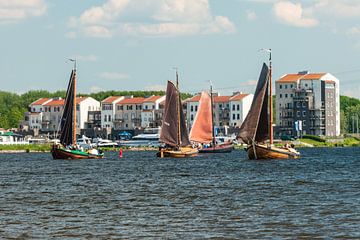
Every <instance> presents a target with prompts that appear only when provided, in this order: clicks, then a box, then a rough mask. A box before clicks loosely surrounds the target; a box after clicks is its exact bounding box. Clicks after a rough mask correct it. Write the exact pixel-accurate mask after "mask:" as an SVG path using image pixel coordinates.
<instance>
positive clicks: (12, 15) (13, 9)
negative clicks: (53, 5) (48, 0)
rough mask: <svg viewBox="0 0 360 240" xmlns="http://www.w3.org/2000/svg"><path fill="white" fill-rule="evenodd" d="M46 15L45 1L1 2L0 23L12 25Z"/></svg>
mask: <svg viewBox="0 0 360 240" xmlns="http://www.w3.org/2000/svg"><path fill="white" fill-rule="evenodd" d="M45 13H46V4H45V2H44V1H43V0H0V23H11V22H17V21H20V20H23V19H25V18H28V17H38V16H42V15H44V14H45Z"/></svg>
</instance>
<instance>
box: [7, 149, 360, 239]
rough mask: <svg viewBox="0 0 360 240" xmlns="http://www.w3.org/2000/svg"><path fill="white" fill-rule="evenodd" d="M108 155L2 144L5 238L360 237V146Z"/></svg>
mask: <svg viewBox="0 0 360 240" xmlns="http://www.w3.org/2000/svg"><path fill="white" fill-rule="evenodd" d="M154 154H155V153H154V152H124V157H123V158H122V159H119V158H117V154H116V153H107V155H106V157H107V158H106V159H104V160H82V161H69V160H52V158H51V156H50V154H25V153H24V154H0V189H1V192H0V237H1V238H13V237H15V238H16V237H17V238H24V239H27V238H39V239H44V238H45V239H47V238H59V239H63V238H84V239H87V238H88V239H109V238H126V239H129V238H157V239H159V238H169V239H173V238H180V239H204V238H221V239H222V238H228V239H232V238H237V239H239V238H240V239H244V238H248V239H266V238H291V239H293V238H311V239H312V238H318V237H319V238H322V237H329V238H339V239H344V238H360V148H336V149H325V148H322V149H315V148H314V149H302V154H303V156H302V158H301V159H300V160H288V161H266V162H265V161H249V160H246V155H245V152H243V151H235V152H233V153H231V154H222V155H204V156H199V157H196V158H192V159H157V158H156V157H154Z"/></svg>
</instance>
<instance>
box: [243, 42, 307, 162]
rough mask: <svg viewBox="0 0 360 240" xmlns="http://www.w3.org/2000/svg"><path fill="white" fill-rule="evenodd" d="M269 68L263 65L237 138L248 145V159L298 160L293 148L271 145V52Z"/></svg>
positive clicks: (297, 153) (296, 152) (298, 155)
mask: <svg viewBox="0 0 360 240" xmlns="http://www.w3.org/2000/svg"><path fill="white" fill-rule="evenodd" d="M267 51H268V52H269V53H270V59H269V60H270V68H269V67H268V66H267V65H266V64H265V63H264V64H263V67H262V70H261V73H260V77H259V81H258V83H257V86H256V90H255V94H254V99H253V102H252V104H251V107H250V111H249V113H248V115H247V116H246V118H245V120H244V122H243V124H242V125H241V127H240V134H239V137H240V138H241V139H242V141H243V142H244V143H246V144H247V145H248V147H247V148H246V151H247V154H248V157H249V159H289V158H299V157H300V153H299V152H298V151H296V150H295V149H294V148H293V147H290V146H284V147H276V146H274V144H273V126H272V93H271V92H272V86H271V74H272V73H271V72H272V67H271V50H270V49H269V50H267Z"/></svg>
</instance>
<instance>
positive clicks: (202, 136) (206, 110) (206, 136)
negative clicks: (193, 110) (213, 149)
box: [190, 92, 213, 143]
mask: <svg viewBox="0 0 360 240" xmlns="http://www.w3.org/2000/svg"><path fill="white" fill-rule="evenodd" d="M211 121H212V120H211V98H210V96H209V94H208V93H206V92H202V93H201V98H200V101H199V108H198V112H197V114H196V117H195V120H194V124H193V126H192V128H191V131H190V140H191V141H194V142H199V143H210V142H212V136H213V135H212V131H213V127H212V124H211Z"/></svg>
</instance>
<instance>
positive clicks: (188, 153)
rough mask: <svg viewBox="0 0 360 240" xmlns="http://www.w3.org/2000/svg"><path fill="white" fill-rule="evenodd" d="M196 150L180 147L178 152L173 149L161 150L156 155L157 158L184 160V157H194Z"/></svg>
mask: <svg viewBox="0 0 360 240" xmlns="http://www.w3.org/2000/svg"><path fill="white" fill-rule="evenodd" d="M198 152H199V151H198V150H197V149H196V148H191V147H182V148H180V149H179V150H174V149H162V150H160V151H159V152H158V153H157V154H156V155H157V156H158V157H172V158H186V157H195V156H197V154H198Z"/></svg>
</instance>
